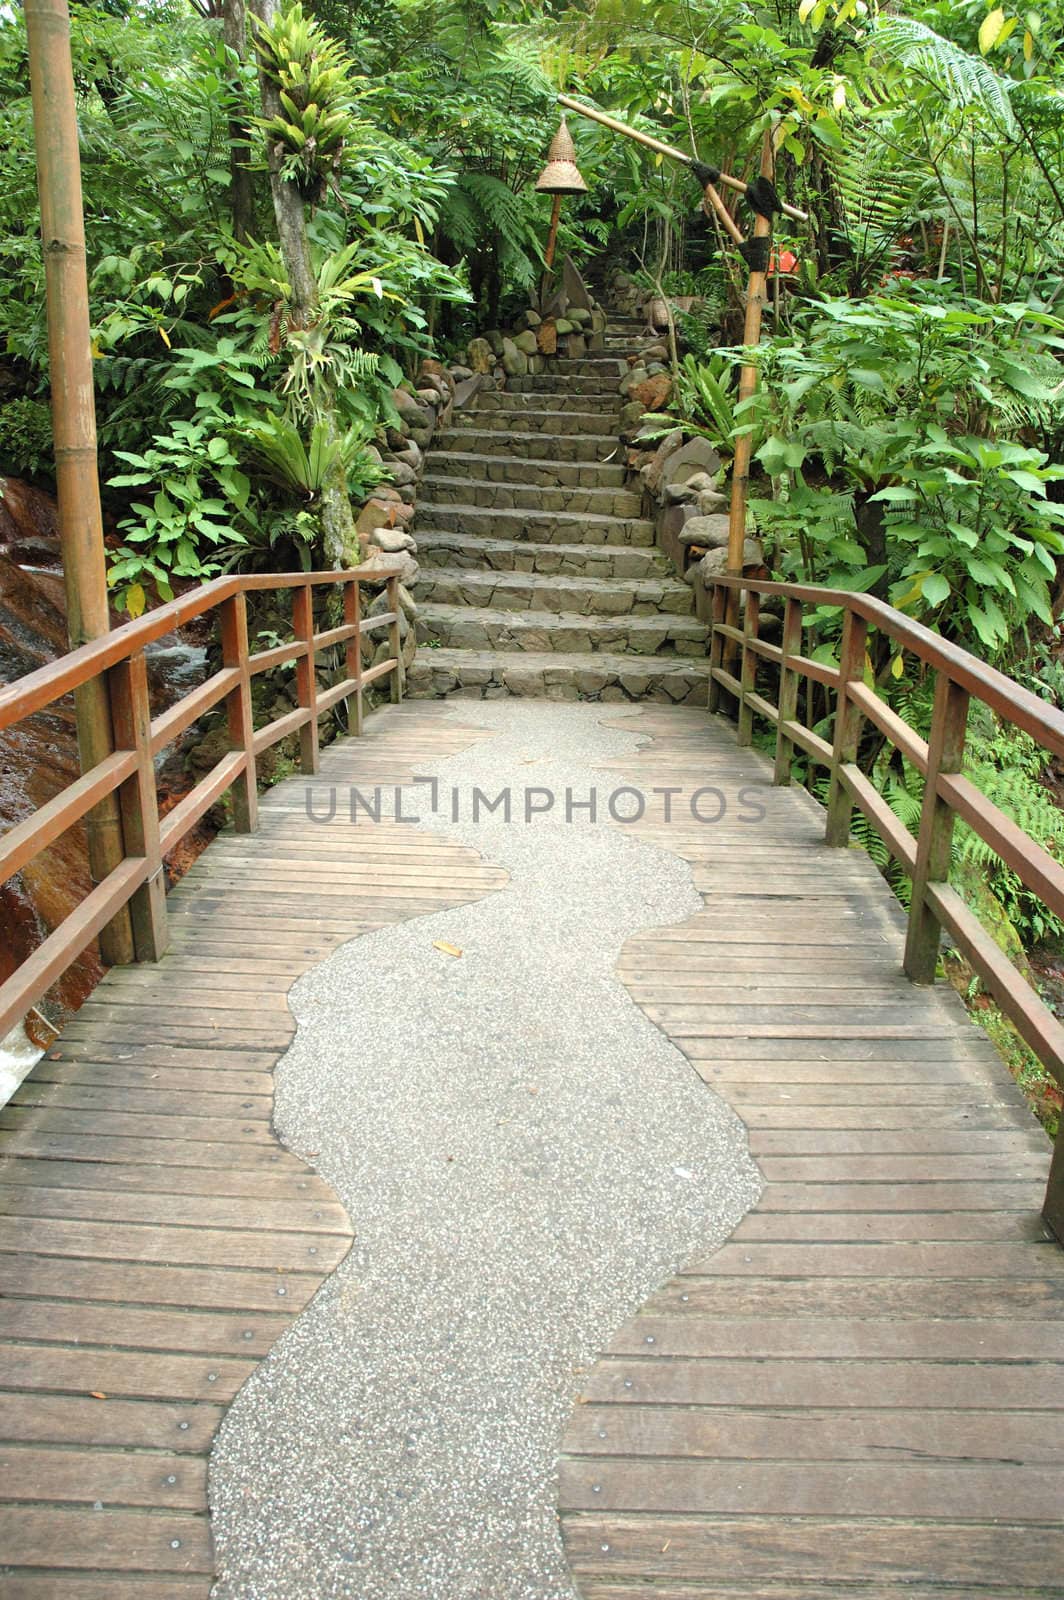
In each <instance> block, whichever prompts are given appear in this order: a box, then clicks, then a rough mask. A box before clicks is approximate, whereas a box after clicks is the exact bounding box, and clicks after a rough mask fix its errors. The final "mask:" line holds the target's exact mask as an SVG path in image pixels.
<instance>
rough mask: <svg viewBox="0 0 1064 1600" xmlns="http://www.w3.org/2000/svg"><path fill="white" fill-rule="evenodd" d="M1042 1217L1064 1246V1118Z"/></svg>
mask: <svg viewBox="0 0 1064 1600" xmlns="http://www.w3.org/2000/svg"><path fill="white" fill-rule="evenodd" d="M1042 1215H1043V1217H1044V1218H1045V1220H1046V1225H1047V1226H1048V1227H1050V1228H1051V1229H1052V1230H1053V1232H1054V1234H1055V1235H1056V1237H1057V1238H1058V1239H1059V1240H1060V1242H1061V1244H1064V1117H1062V1118H1061V1122H1060V1127H1059V1129H1058V1130H1057V1142H1056V1147H1055V1149H1054V1151H1053V1160H1052V1162H1051V1163H1050V1167H1049V1184H1048V1187H1047V1188H1046V1198H1045V1204H1044V1205H1043V1207H1042Z"/></svg>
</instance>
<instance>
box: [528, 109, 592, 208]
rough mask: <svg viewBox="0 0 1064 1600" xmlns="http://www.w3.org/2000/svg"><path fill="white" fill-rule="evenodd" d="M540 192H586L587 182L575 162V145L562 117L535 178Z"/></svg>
mask: <svg viewBox="0 0 1064 1600" xmlns="http://www.w3.org/2000/svg"><path fill="white" fill-rule="evenodd" d="M536 189H537V190H538V192H539V193H540V194H586V193H587V184H586V183H585V182H584V180H583V178H582V177H581V176H580V169H579V168H578V166H577V164H576V146H575V145H574V144H573V140H572V135H571V134H570V132H569V129H568V127H567V126H566V122H565V118H564V117H563V118H562V120H561V122H560V123H559V124H558V131H557V133H556V134H555V135H554V138H553V139H552V140H551V147H550V149H549V150H548V151H547V165H546V166H545V167H544V168H543V171H542V172H541V173H540V175H539V177H538V178H537V179H536Z"/></svg>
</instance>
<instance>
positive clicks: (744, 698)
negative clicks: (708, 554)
mask: <svg viewBox="0 0 1064 1600" xmlns="http://www.w3.org/2000/svg"><path fill="white" fill-rule="evenodd" d="M760 629H761V596H760V595H758V594H755V593H754V591H753V589H747V591H746V605H745V606H744V607H743V651H742V662H741V665H740V668H739V681H740V683H741V685H742V690H741V693H740V695H739V728H738V733H737V736H736V742H737V743H738V744H740V745H748V744H750V743H751V742H752V740H753V737H754V708H753V706H752V705H751V704H750V703H749V699H748V696H749V695H752V694H753V693H754V691H755V689H756V688H757V651H756V650H752V649H751V648H750V641H751V640H752V639H757V637H758V635H759V633H760Z"/></svg>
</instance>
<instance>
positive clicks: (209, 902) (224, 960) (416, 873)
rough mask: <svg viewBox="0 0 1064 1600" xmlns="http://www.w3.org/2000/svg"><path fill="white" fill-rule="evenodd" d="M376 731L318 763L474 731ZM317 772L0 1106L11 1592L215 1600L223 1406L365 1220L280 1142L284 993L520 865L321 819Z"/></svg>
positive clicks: (452, 744)
mask: <svg viewBox="0 0 1064 1600" xmlns="http://www.w3.org/2000/svg"><path fill="white" fill-rule="evenodd" d="M367 731H368V736H367V738H366V739H365V740H363V741H347V742H345V743H344V744H338V745H334V746H331V747H330V749H329V750H327V751H326V752H325V754H324V756H323V761H322V777H323V779H324V780H325V781H328V780H329V777H330V774H332V775H333V776H334V778H335V781H336V782H337V783H338V784H340V783H346V782H358V783H360V784H361V786H362V787H363V789H367V788H369V789H371V788H372V787H373V785H374V784H375V783H376V782H378V781H382V776H381V775H382V774H385V773H386V774H387V776H388V779H389V781H390V782H393V783H401V782H409V780H410V779H411V777H412V776H413V774H414V772H416V771H418V770H420V768H421V766H422V765H423V763H424V761H425V759H426V755H427V753H428V752H429V751H430V750H431V751H435V752H438V753H441V754H449V753H453V752H456V751H458V750H460V749H463V748H465V747H466V746H467V745H468V744H469V743H470V742H471V741H472V740H473V739H474V738H476V737H479V736H480V734H479V733H478V731H477V730H474V729H470V728H466V727H464V726H463V725H462V723H461V722H460V721H459V720H458V719H456V718H454V717H453V716H451V715H448V717H447V718H446V720H442V719H440V718H439V716H438V714H437V712H436V708H435V707H426V708H425V715H424V716H423V717H422V716H420V715H418V714H415V716H414V717H413V718H412V717H411V715H410V714H409V712H408V711H406V710H405V709H403V708H388V709H385V710H384V711H383V712H381V713H378V714H376V715H375V717H374V718H373V719H372V721H371V722H370V723H369V724H368V730H367ZM288 788H290V789H291V791H292V792H291V796H289V795H288V793H287V789H288ZM303 788H304V784H303V780H301V779H292V780H289V784H288V785H287V786H286V785H285V784H281V785H279V786H278V787H277V788H276V789H274V790H272V791H271V792H270V793H269V794H268V795H267V796H265V797H264V800H263V807H262V810H263V827H262V830H261V831H260V832H259V833H257V834H254V835H250V836H242V837H239V838H238V837H237V836H235V835H228V836H224V835H223V836H222V837H221V838H220V839H219V840H218V841H217V842H216V844H215V845H213V846H212V847H211V849H210V851H208V853H207V854H206V856H204V858H203V859H202V861H201V862H199V863H197V865H196V866H195V868H194V869H193V870H192V872H190V873H189V875H188V877H187V878H186V879H184V880H182V882H181V883H180V884H179V885H178V887H177V889H176V890H175V891H174V892H173V893H172V894H171V896H170V899H169V910H170V926H171V930H172V934H173V938H172V944H171V948H170V950H169V951H168V952H167V954H166V955H165V957H164V958H163V960H162V961H161V962H160V963H159V964H158V965H157V966H154V967H147V966H143V967H132V968H125V969H116V970H114V971H112V972H111V973H109V974H108V975H107V977H106V978H105V980H104V982H103V983H101V984H100V986H99V987H98V989H97V990H96V991H95V993H94V995H93V996H92V997H91V998H90V999H89V1000H88V1001H87V1003H86V1004H85V1006H84V1007H83V1008H82V1010H81V1011H80V1012H79V1013H78V1015H77V1016H76V1017H75V1018H74V1019H73V1021H72V1022H71V1024H70V1026H69V1027H68V1028H67V1030H66V1032H65V1034H64V1035H63V1037H62V1038H61V1039H60V1040H59V1041H58V1042H57V1044H56V1046H55V1047H54V1048H53V1049H52V1050H50V1051H49V1052H48V1055H47V1057H46V1058H45V1059H44V1060H43V1061H42V1062H41V1063H40V1064H39V1065H38V1067H37V1068H36V1070H35V1071H34V1073H33V1074H31V1076H30V1077H29V1078H28V1079H27V1080H26V1082H25V1084H24V1085H23V1086H22V1088H21V1089H20V1091H19V1093H18V1094H17V1095H16V1097H15V1098H14V1100H13V1101H12V1102H11V1103H10V1104H9V1105H8V1106H7V1107H6V1108H5V1109H4V1110H3V1112H2V1113H0V1591H2V1593H3V1595H4V1600H193V1597H195V1600H208V1596H209V1593H210V1589H211V1579H212V1576H213V1571H214V1562H213V1554H212V1550H211V1541H210V1530H209V1524H208V1517H207V1497H206V1462H207V1455H208V1452H209V1450H210V1446H211V1442H212V1440H213V1437H214V1434H215V1432H216V1430H217V1427H218V1425H219V1423H220V1421H221V1419H222V1417H223V1415H224V1408H225V1405H226V1404H227V1403H228V1401H230V1400H231V1399H232V1397H233V1396H234V1395H235V1394H236V1392H237V1391H238V1389H239V1388H240V1387H241V1385H242V1384H243V1383H244V1381H245V1380H246V1378H247V1377H248V1376H249V1375H250V1373H251V1372H253V1371H254V1369H255V1366H256V1364H257V1362H258V1360H259V1359H261V1357H262V1356H263V1355H265V1354H266V1352H267V1351H268V1350H269V1349H270V1348H271V1346H272V1345H273V1344H274V1343H275V1342H276V1340H277V1338H278V1337H279V1336H280V1334H281V1333H282V1332H283V1330H284V1329H285V1328H286V1327H287V1326H288V1324H289V1323H290V1322H291V1319H292V1317H293V1316H295V1315H296V1314H297V1313H298V1312H299V1311H300V1310H301V1309H302V1308H303V1307H304V1306H305V1305H306V1304H307V1303H308V1301H309V1300H310V1299H311V1297H312V1296H313V1295H314V1294H315V1293H316V1291H317V1289H318V1287H319V1286H320V1284H321V1281H322V1279H323V1277H324V1276H325V1274H326V1273H327V1272H329V1271H330V1270H331V1269H332V1268H333V1267H334V1266H335V1265H336V1264H337V1262H338V1261H340V1260H341V1259H342V1257H343V1256H344V1255H345V1254H346V1252H347V1249H348V1247H349V1245H350V1241H351V1237H352V1227H351V1222H350V1220H349V1219H348V1217H347V1215H346V1213H345V1212H344V1210H343V1208H342V1207H341V1206H340V1205H339V1204H338V1202H337V1200H336V1197H335V1195H334V1194H333V1193H332V1191H331V1190H330V1189H329V1188H327V1186H326V1185H325V1184H324V1183H323V1182H322V1180H321V1179H320V1178H319V1177H318V1176H317V1175H316V1174H315V1173H314V1172H312V1171H310V1170H309V1169H308V1168H307V1167H306V1166H305V1165H304V1164H303V1163H302V1162H301V1161H299V1160H297V1158H296V1157H294V1156H292V1155H290V1154H289V1153H288V1152H287V1151H283V1150H282V1149H281V1148H280V1146H279V1145H278V1143H277V1141H276V1139H275V1138H274V1136H273V1133H272V1126H271V1120H270V1119H271V1115H272V1108H273V1079H272V1071H273V1068H274V1066H275V1064H276V1062H277V1060H278V1058H279V1057H280V1055H281V1054H282V1053H283V1052H284V1050H285V1049H286V1048H287V1046H288V1044H289V1043H290V1041H291V1039H292V1038H293V1036H294V1033H295V1024H294V1022H293V1019H292V1016H291V1013H290V1012H289V1009H288V1000H287V995H288V990H289V989H290V987H291V985H292V984H293V983H294V982H295V980H296V979H297V978H298V977H299V976H300V975H301V974H302V973H303V972H305V971H306V970H307V968H308V967H310V966H311V965H313V964H314V963H315V962H318V961H320V960H322V959H324V957H326V956H327V955H329V954H330V952H331V951H333V950H335V949H336V948H337V946H338V945H339V944H341V943H342V942H344V941H345V940H347V939H350V938H353V937H357V936H358V935H359V934H361V933H366V932H372V931H374V930H375V929H377V928H379V927H382V926H384V925H386V924H388V923H392V922H396V921H399V920H402V919H404V918H406V917H409V916H414V915H417V914H419V913H420V912H422V911H438V910H439V909H441V907H446V906H457V905H462V904H465V903H467V902H469V901H470V900H476V899H479V898H480V897H481V896H483V895H485V894H490V893H493V892H494V891H495V890H497V889H498V888H499V887H500V886H501V885H502V884H503V883H505V881H506V877H505V874H503V873H501V872H499V870H498V869H496V868H491V867H487V866H485V865H484V863H483V862H482V861H481V859H480V857H479V856H478V854H477V853H476V852H475V851H473V850H470V849H467V848H465V847H463V846H456V845H453V844H451V843H450V842H445V841H436V840H433V839H432V837H431V836H430V835H426V834H425V833H424V832H421V831H418V830H415V829H413V828H411V827H407V826H403V825H401V824H395V823H392V822H387V821H382V822H381V824H380V825H379V826H377V825H373V826H366V827H360V828H358V829H357V831H356V830H352V829H349V828H345V830H344V833H343V834H342V835H339V834H337V835H332V836H330V835H329V834H328V832H327V830H325V829H323V828H321V827H319V826H317V825H315V824H313V823H311V822H309V821H308V820H307V818H306V815H305V812H304V809H303Z"/></svg>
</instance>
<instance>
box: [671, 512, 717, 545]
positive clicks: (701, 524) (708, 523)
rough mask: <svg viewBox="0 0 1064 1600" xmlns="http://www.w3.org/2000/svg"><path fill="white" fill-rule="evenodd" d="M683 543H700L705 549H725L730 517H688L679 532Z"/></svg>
mask: <svg viewBox="0 0 1064 1600" xmlns="http://www.w3.org/2000/svg"><path fill="white" fill-rule="evenodd" d="M678 537H679V540H680V543H681V544H698V545H701V546H702V548H703V550H723V549H726V548H727V545H728V518H727V517H723V516H712V517H688V519H687V521H686V522H685V523H684V525H683V527H682V528H681V529H680V532H679V535H678Z"/></svg>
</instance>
